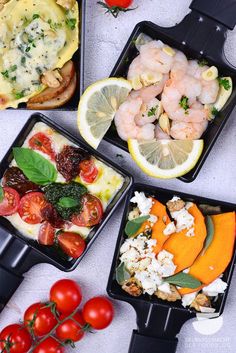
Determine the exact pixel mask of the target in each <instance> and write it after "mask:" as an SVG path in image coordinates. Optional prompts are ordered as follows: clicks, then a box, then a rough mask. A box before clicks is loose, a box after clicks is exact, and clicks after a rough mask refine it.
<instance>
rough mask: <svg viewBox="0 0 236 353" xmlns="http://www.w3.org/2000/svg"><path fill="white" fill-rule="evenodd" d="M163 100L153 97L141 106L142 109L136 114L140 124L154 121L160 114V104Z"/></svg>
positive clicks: (136, 120)
mask: <svg viewBox="0 0 236 353" xmlns="http://www.w3.org/2000/svg"><path fill="white" fill-rule="evenodd" d="M160 104H161V102H160V101H159V100H158V99H156V98H153V99H152V100H150V101H149V102H148V103H147V104H146V103H143V104H142V106H141V111H140V113H139V114H138V115H136V116H135V122H136V124H137V125H138V126H143V125H146V124H149V123H154V121H156V120H157V119H158V117H159V115H160V113H159V111H160V108H159V105H160Z"/></svg>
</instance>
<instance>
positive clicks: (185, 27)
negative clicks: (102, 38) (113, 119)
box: [105, 0, 236, 182]
mask: <svg viewBox="0 0 236 353" xmlns="http://www.w3.org/2000/svg"><path fill="white" fill-rule="evenodd" d="M190 9H191V10H192V11H191V12H190V13H189V14H188V15H187V16H186V17H185V18H184V19H183V20H182V22H180V23H179V24H177V25H176V26H174V27H167V28H164V27H160V26H158V25H156V24H154V23H152V22H149V21H144V22H140V23H138V24H137V25H136V27H135V28H134V30H133V32H132V34H131V36H130V37H129V39H128V42H127V43H126V45H125V47H124V49H123V51H122V53H121V55H120V57H119V59H118V61H117V63H116V64H115V67H114V69H113V70H112V73H111V77H125V78H126V77H127V73H128V68H129V66H130V64H131V62H132V61H133V59H134V58H135V57H136V56H137V55H138V50H137V49H136V46H135V42H136V40H137V38H138V36H139V35H140V34H141V33H144V34H146V35H148V36H149V37H151V38H153V39H156V40H158V39H159V40H161V41H163V42H164V43H165V44H168V45H170V46H171V47H173V48H176V49H178V50H181V51H183V52H184V53H185V54H186V55H187V57H188V58H194V59H198V60H201V59H203V58H204V59H206V60H207V61H208V63H209V65H215V66H217V68H218V69H219V72H220V74H221V75H222V76H231V77H232V80H233V85H234V90H233V92H232V95H231V97H230V99H229V100H228V102H227V104H226V105H225V106H224V108H223V109H222V110H221V111H220V113H219V114H218V115H217V117H216V118H215V119H214V120H213V121H212V122H210V123H209V126H208V128H207V130H206V131H205V133H204V135H203V136H202V138H203V139H204V150H203V152H202V155H201V157H200V159H199V161H198V163H197V165H196V166H195V167H194V168H193V169H192V170H191V171H190V172H188V173H187V174H185V175H184V176H182V177H180V178H179V179H180V180H182V181H184V182H192V181H194V180H195V178H196V177H197V175H198V173H199V172H200V170H201V168H202V166H203V164H204V162H205V160H206V158H207V156H208V154H209V153H210V151H211V149H212V148H213V146H214V144H215V142H216V140H217V138H218V136H219V134H220V132H221V131H222V129H223V127H224V125H225V123H226V121H227V120H228V118H229V116H230V114H231V112H232V110H233V108H234V107H235V105H236V68H235V67H234V66H232V65H231V64H230V63H229V62H228V61H227V59H226V57H225V55H224V43H225V39H226V32H227V30H228V29H230V30H232V29H233V28H234V26H235V24H236V1H235V0H224V1H206V0H194V1H193V2H192V3H191V5H190ZM105 139H106V140H107V141H108V142H110V143H111V144H114V145H116V146H117V147H120V148H121V149H123V150H125V151H128V147H127V143H126V142H125V141H123V140H122V139H121V138H120V137H119V135H118V134H117V131H116V128H115V125H114V124H113V125H112V126H111V128H110V129H109V130H108V132H107V134H106V136H105Z"/></svg>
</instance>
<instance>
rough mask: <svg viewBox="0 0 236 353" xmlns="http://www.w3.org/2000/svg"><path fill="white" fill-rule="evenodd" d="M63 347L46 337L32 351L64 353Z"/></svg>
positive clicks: (35, 352)
mask: <svg viewBox="0 0 236 353" xmlns="http://www.w3.org/2000/svg"><path fill="white" fill-rule="evenodd" d="M64 352H65V347H63V346H62V345H60V343H59V342H58V341H57V340H55V338H53V337H48V338H46V339H45V340H44V341H42V342H41V343H40V344H39V345H38V346H37V347H36V348H35V349H34V350H33V353H64Z"/></svg>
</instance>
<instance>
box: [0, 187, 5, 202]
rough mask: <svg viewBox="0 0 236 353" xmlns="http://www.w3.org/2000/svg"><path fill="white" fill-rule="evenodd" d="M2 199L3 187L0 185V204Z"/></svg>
mask: <svg viewBox="0 0 236 353" xmlns="http://www.w3.org/2000/svg"><path fill="white" fill-rule="evenodd" d="M3 199H4V190H3V187H2V186H1V185H0V202H2V201H3Z"/></svg>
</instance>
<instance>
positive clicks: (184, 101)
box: [179, 96, 189, 114]
mask: <svg viewBox="0 0 236 353" xmlns="http://www.w3.org/2000/svg"><path fill="white" fill-rule="evenodd" d="M179 105H180V107H181V108H183V109H184V110H185V114H188V109H189V104H188V97H186V96H182V97H181V99H180V101H179Z"/></svg>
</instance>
